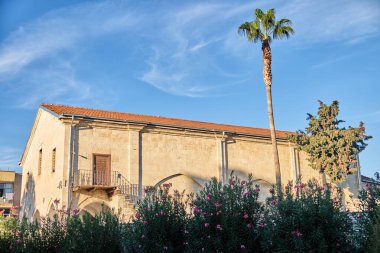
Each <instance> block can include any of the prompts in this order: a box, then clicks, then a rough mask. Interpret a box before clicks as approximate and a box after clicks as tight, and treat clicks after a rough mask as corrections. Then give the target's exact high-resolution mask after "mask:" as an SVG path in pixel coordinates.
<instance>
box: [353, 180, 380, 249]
mask: <svg viewBox="0 0 380 253" xmlns="http://www.w3.org/2000/svg"><path fill="white" fill-rule="evenodd" d="M377 182H379V180H377ZM359 201H360V203H359V212H358V213H356V214H355V219H356V223H357V224H356V225H357V226H356V229H357V238H356V241H357V242H358V244H359V246H360V247H362V248H364V249H365V251H366V252H380V186H379V185H377V184H376V183H374V184H367V185H365V187H364V189H363V190H362V191H360V193H359Z"/></svg>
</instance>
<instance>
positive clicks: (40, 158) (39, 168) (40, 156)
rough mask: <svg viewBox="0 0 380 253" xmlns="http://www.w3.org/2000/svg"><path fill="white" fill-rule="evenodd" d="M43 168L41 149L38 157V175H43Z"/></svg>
mask: <svg viewBox="0 0 380 253" xmlns="http://www.w3.org/2000/svg"><path fill="white" fill-rule="evenodd" d="M41 167H42V148H41V149H40V152H39V156H38V175H41Z"/></svg>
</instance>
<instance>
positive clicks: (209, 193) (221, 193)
mask: <svg viewBox="0 0 380 253" xmlns="http://www.w3.org/2000/svg"><path fill="white" fill-rule="evenodd" d="M259 192H260V188H259V186H258V185H255V184H254V182H253V181H252V177H251V176H249V178H248V180H247V181H245V180H243V181H241V180H240V179H238V178H236V177H235V176H232V177H231V178H230V181H229V183H228V184H225V185H223V184H222V183H221V182H218V181H217V180H216V179H215V178H214V179H212V180H211V181H210V182H209V183H208V184H206V186H205V187H204V189H203V190H201V191H200V192H199V193H198V194H196V195H195V196H194V197H193V200H192V202H191V211H192V214H193V216H192V218H191V219H190V221H189V226H188V229H187V230H188V232H187V238H188V240H187V242H188V245H189V251H191V252H203V251H205V252H260V251H261V249H260V244H261V236H260V235H261V233H260V230H262V229H263V228H264V226H265V223H266V221H265V219H264V206H263V204H261V203H259V202H258V197H259Z"/></svg>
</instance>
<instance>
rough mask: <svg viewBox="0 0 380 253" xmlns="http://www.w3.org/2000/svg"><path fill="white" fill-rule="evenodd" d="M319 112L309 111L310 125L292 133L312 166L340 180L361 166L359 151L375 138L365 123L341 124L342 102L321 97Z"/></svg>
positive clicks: (299, 148) (335, 180)
mask: <svg viewBox="0 0 380 253" xmlns="http://www.w3.org/2000/svg"><path fill="white" fill-rule="evenodd" d="M319 104H320V106H319V110H318V115H317V116H313V115H311V114H308V118H307V120H308V121H309V126H308V127H307V128H306V129H305V131H301V130H299V131H297V132H296V134H294V135H289V136H288V138H289V140H290V141H291V142H293V143H295V144H296V146H297V148H298V150H302V151H305V152H306V153H308V154H309V158H308V161H309V162H310V166H311V167H312V168H313V169H315V170H318V171H319V172H320V173H324V174H326V175H328V176H329V177H330V180H331V181H332V182H335V183H339V182H342V181H345V180H346V176H347V174H352V173H354V172H356V171H357V170H358V169H359V161H358V154H359V153H360V152H361V151H363V150H364V149H365V148H366V146H367V145H368V144H367V143H366V142H365V141H366V140H368V139H370V138H372V137H371V136H368V135H365V128H364V123H363V122H360V124H359V127H348V128H347V129H346V128H344V127H343V128H340V127H339V124H340V123H342V122H344V121H343V120H338V119H337V116H338V114H339V103H338V101H333V103H332V104H331V105H330V106H329V105H326V104H324V103H323V102H322V101H319Z"/></svg>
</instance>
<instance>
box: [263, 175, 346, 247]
mask: <svg viewBox="0 0 380 253" xmlns="http://www.w3.org/2000/svg"><path fill="white" fill-rule="evenodd" d="M271 192H272V197H270V198H268V200H267V205H268V211H269V214H268V216H267V222H266V223H267V227H266V229H265V230H264V231H263V232H264V233H265V234H264V235H263V237H264V240H263V242H262V244H263V248H264V249H265V252H348V251H350V252H352V251H351V246H350V245H351V235H352V233H353V227H352V221H351V219H350V218H349V214H348V213H347V212H345V211H343V210H342V201H341V199H342V195H341V194H342V192H341V190H340V189H339V188H338V189H332V188H331V187H329V186H327V187H325V188H323V187H321V186H320V185H319V184H318V183H317V182H316V181H309V182H308V183H307V184H304V183H301V182H299V183H297V184H296V185H295V186H293V184H292V183H291V182H290V183H289V184H288V185H287V186H286V187H285V193H280V194H277V192H276V191H275V189H274V188H273V189H272V191H271Z"/></svg>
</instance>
